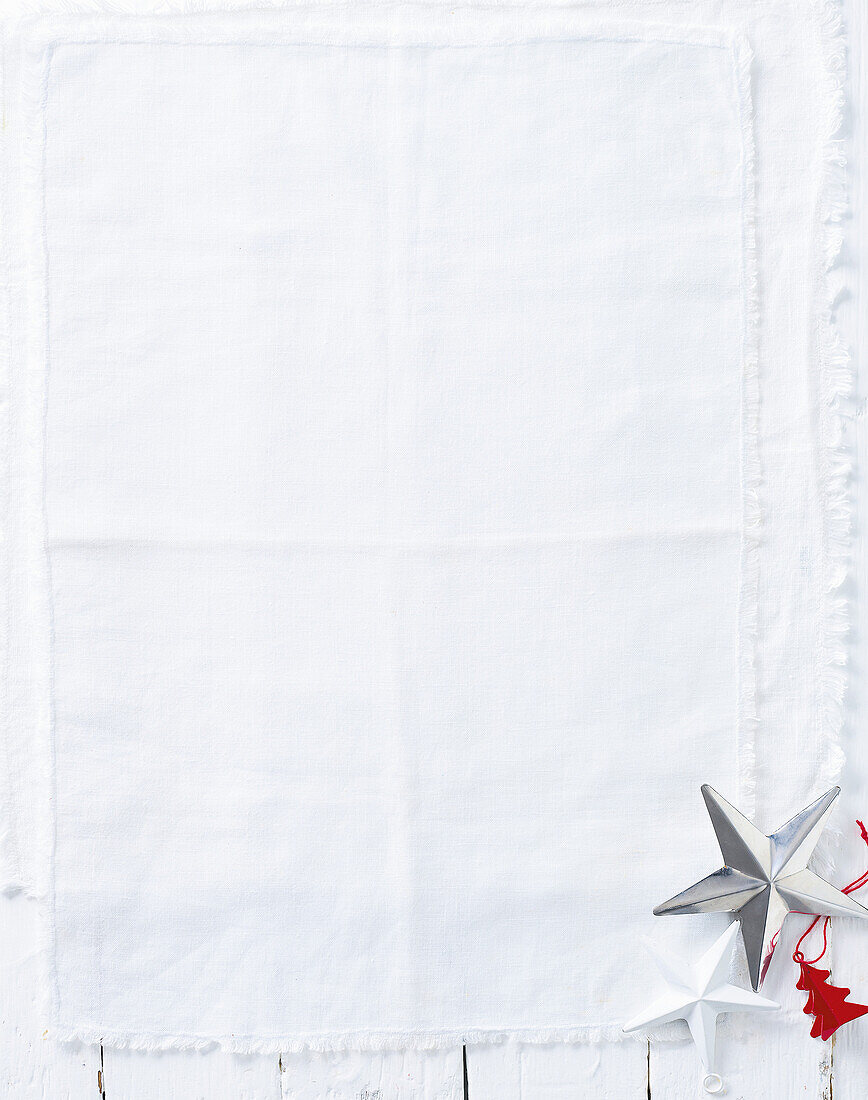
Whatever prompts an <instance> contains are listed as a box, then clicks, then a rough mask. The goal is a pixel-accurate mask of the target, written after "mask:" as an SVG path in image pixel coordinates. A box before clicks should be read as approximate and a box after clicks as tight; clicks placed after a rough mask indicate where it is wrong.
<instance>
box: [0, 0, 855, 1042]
mask: <svg viewBox="0 0 868 1100" xmlns="http://www.w3.org/2000/svg"><path fill="white" fill-rule="evenodd" d="M795 9H796V10H793V6H791V5H790V4H783V3H781V4H777V3H773V4H767V3H764V4H760V3H758V2H757V3H736V2H734V0H733V2H732V3H731V4H726V3H724V4H720V5H718V4H710V3H709V4H707V5H706V4H704V3H699V4H696V5H691V6H690V9H689V12H688V9H687V8H686V7H684V6H682V5H679V4H674V3H673V4H671V5H670V4H663V3H649V4H645V5H642V4H636V5H610V4H591V5H588V6H587V7H586V8H584V9H572V8H571V9H559V10H555V9H552V10H541V9H539V10H538V9H531V10H528V9H521V10H519V9H515V10H511V9H504V8H499V9H490V10H459V11H453V10H452V9H447V8H445V7H444V8H442V9H439V10H438V9H427V8H411V7H408V8H395V9H391V8H370V9H336V10H335V11H329V10H327V9H315V8H305V7H299V8H293V9H291V10H290V11H284V12H279V13H271V14H235V15H230V14H209V15H202V16H196V17H182V16H171V15H163V16H154V17H148V18H144V19H137V18H129V17H117V18H115V17H111V18H105V17H101V16H76V17H71V18H61V17H49V18H47V19H44V20H39V21H37V22H36V23H34V24H33V25H32V26H30V27H28V28H25V30H24V32H23V33H22V34H21V35H20V36H19V37H17V38H16V39H15V41H14V44H13V47H12V49H11V50H10V53H9V57H10V63H9V69H8V71H9V74H10V75H9V78H8V81H7V86H10V87H12V88H13V89H14V90H15V92H17V93H18V94H12V95H10V100H9V106H10V111H11V115H12V119H13V123H14V126H13V133H14V135H15V136H14V140H13V141H12V142H11V143H9V148H8V149H7V160H8V164H7V167H8V170H9V179H8V180H7V186H6V196H5V197H6V199H7V202H9V203H10V204H11V205H12V206H13V208H14V209H15V212H16V217H15V219H14V223H15V225H16V226H17V228H18V231H19V232H18V235H17V236H15V237H13V239H11V240H10V242H9V255H10V262H11V264H12V273H13V278H12V281H11V292H12V293H11V299H10V304H11V311H10V313H11V324H10V344H11V348H12V357H11V360H12V372H11V378H12V386H11V393H12V403H11V410H12V413H11V420H10V425H11V431H10V441H11V446H10V463H11V469H12V472H13V482H12V484H13V492H12V494H11V497H10V502H11V510H12V515H13V527H12V529H13V538H12V540H11V543H10V554H9V556H10V565H11V573H10V577H11V584H10V596H9V599H10V612H11V615H10V622H11V624H12V632H13V633H12V644H11V646H10V653H11V673H12V675H11V682H12V685H13V692H12V703H11V709H10V714H9V725H10V730H11V731H12V733H13V736H11V737H10V738H8V739H7V740H8V752H9V757H10V775H11V778H12V783H11V787H12V791H11V796H10V801H11V803H12V806H13V809H14V810H15V814H14V820H13V826H14V831H13V834H12V844H11V845H10V851H11V858H12V859H13V860H15V861H17V874H18V877H19V878H20V879H21V880H22V881H24V882H25V883H27V884H29V885H30V886H31V888H32V889H33V890H34V891H36V892H39V893H42V894H44V895H45V897H46V916H47V927H48V931H49V936H48V940H49V947H50V953H51V963H52V1023H53V1025H54V1027H55V1028H56V1030H57V1031H58V1032H59V1033H61V1034H66V1035H79V1036H83V1037H90V1038H93V1037H100V1038H103V1039H105V1040H106V1041H110V1042H111V1041H115V1042H120V1043H133V1044H136V1045H146V1046H159V1045H177V1044H186V1045H195V1044H196V1043H198V1042H204V1041H207V1040H211V1039H216V1040H218V1041H220V1042H222V1043H223V1044H224V1045H226V1046H229V1047H235V1048H238V1049H247V1050H250V1049H265V1048H274V1049H287V1048H288V1047H291V1046H293V1045H296V1044H304V1043H308V1044H310V1045H314V1046H324V1047H328V1046H341V1045H360V1046H377V1045H382V1044H391V1043H409V1044H413V1045H425V1044H437V1043H441V1042H454V1041H456V1040H457V1039H459V1038H461V1039H472V1038H477V1037H485V1036H490V1035H492V1034H495V1033H496V1034H500V1033H505V1032H508V1033H511V1034H516V1035H523V1036H525V1037H527V1038H549V1037H559V1038H569V1037H572V1038H593V1037H615V1035H616V1034H617V1033H618V1030H619V1027H620V1023H621V1021H622V1020H623V1019H624V1018H625V1016H626V1015H628V1014H629V1011H630V1010H631V1008H632V1007H633V1006H634V1005H635V1003H636V999H637V997H641V994H642V991H643V989H644V988H645V982H644V979H642V978H641V977H637V973H636V970H637V967H636V964H637V960H638V955H639V952H638V951H637V946H636V943H637V936H638V935H639V934H640V933H648V932H650V931H652V926H653V918H651V915H650V910H651V908H652V906H653V905H654V904H655V902H657V901H659V900H661V899H662V897H663V896H664V895H666V894H668V893H671V892H673V891H674V889H677V888H679V887H681V886H682V885H686V884H687V883H689V882H690V881H692V880H693V878H694V877H696V875H695V872H697V871H699V873H702V872H703V871H705V870H708V869H709V868H708V867H707V866H706V865H705V858H706V855H707V854H708V853H709V852H711V851H712V848H711V846H710V845H708V846H707V847H706V848H704V849H703V848H702V846H701V845H700V844H699V843H697V842H696V841H695V840H694V830H695V828H696V825H697V823H698V822H699V821H700V820H701V810H700V806H699V799H698V787H699V784H700V783H702V782H712V783H713V784H714V785H715V786H716V787H717V788H718V789H720V790H721V791H723V792H724V793H726V794H728V795H729V796H730V797H733V798H738V799H740V801H741V802H742V804H743V805H746V808H747V809H748V810H750V809H751V803H752V801H753V798H754V795H755V794H756V792H757V790H759V791H763V789H764V788H763V782H764V779H765V778H766V777H769V778H771V779H772V780H773V782H770V783H769V789H770V790H771V788H772V786H773V787H774V797H772V796H771V794H769V797H768V798H767V800H766V801H765V802H764V803H763V812H766V810H767V812H769V813H771V814H772V815H773V816H774V815H776V814H777V812H778V809H779V807H778V804H777V800H778V799H780V800H781V803H782V806H783V809H784V810H786V809H789V808H790V800H796V801H798V800H799V799H800V798H801V797H802V795H803V794H804V793H805V791H807V792H809V793H810V792H813V791H814V789H815V788H816V786H817V785H818V784H822V783H823V782H825V781H826V780H827V779H828V778H830V777H832V776H833V775H834V772H835V768H836V766H837V750H836V746H835V744H834V738H835V735H836V733H837V729H836V715H835V706H834V704H835V702H836V700H837V697H838V691H839V683H838V680H837V679H836V678H830V676H829V675H828V673H827V666H828V665H829V663H830V662H834V661H837V660H838V658H839V652H838V648H837V644H835V643H834V629H835V628H836V627H837V626H838V625H840V623H841V621H842V620H841V613H840V609H838V608H837V607H836V606H834V605H833V604H832V603H831V602H830V600H829V598H828V597H827V594H826V593H827V589H828V587H829V581H830V579H832V578H833V573H834V571H835V570H836V569H837V568H838V563H839V559H840V554H839V549H840V548H839V545H838V544H839V542H840V541H841V538H842V535H843V524H844V516H843V504H842V501H841V498H840V485H839V480H840V477H841V476H842V473H843V471H842V470H841V469H840V468H839V467H833V466H832V457H831V452H830V450H829V449H828V445H829V444H834V442H835V440H834V439H833V438H832V433H833V431H834V422H833V420H832V417H831V413H830V412H829V409H830V404H829V402H830V400H831V399H832V398H833V397H834V396H835V393H836V389H838V388H840V386H842V385H843V371H842V376H841V377H839V375H838V374H836V373H835V372H834V370H833V367H834V366H835V365H836V364H837V360H834V361H833V356H832V351H833V349H832V345H831V344H830V341H831V339H832V334H831V332H830V330H829V325H828V322H829V318H828V315H827V311H826V309H825V306H824V298H823V297H822V295H823V294H825V293H826V292H827V289H828V288H826V287H825V286H824V280H823V278H822V272H823V266H824V264H825V261H826V258H827V255H829V254H830V253H831V252H833V251H834V247H833V246H834V240H832V239H830V237H829V235H828V234H827V233H826V231H825V230H824V229H823V228H822V225H821V221H822V217H823V216H824V215H826V214H830V213H834V211H835V209H836V208H837V206H836V203H837V199H836V196H835V195H833V193H832V191H831V190H830V187H829V184H828V181H827V180H826V178H825V176H824V172H825V170H826V169H827V168H828V167H829V165H830V164H831V156H830V150H829V148H827V147H826V146H825V145H824V142H826V140H827V139H828V138H829V137H830V135H831V133H832V131H833V129H834V124H835V117H836V114H837V110H838V104H837V100H836V94H837V85H836V72H835V66H836V63H837V57H836V56H835V55H834V53H831V52H830V50H831V47H832V38H831V31H832V29H833V28H831V27H829V26H824V25H823V20H822V19H821V18H820V16H821V15H822V12H818V10H817V9H815V8H814V7H813V6H812V5H809V4H805V5H803V9H801V10H800V9H799V6H798V5H796V6H795ZM760 12H762V13H763V15H762V18H760V17H759V13H760ZM688 14H689V15H690V19H689V21H686V20H685V15H688ZM706 20H707V22H708V24H709V25H708V26H703V25H701V24H702V23H703V21H706ZM748 42H750V43H751V45H753V46H754V48H755V50H756V61H755V62H754V65H753V70H752V69H751V52H750V46H749V45H748ZM784 62H785V63H784ZM757 77H759V80H758V82H756V89H755V95H756V100H757V112H756V117H755V116H754V111H753V109H752V106H751V95H750V92H751V81H752V79H753V80H754V81H756V78H757ZM755 123H756V127H755ZM755 129H756V139H757V148H758V152H759V154H760V155H759V160H758V163H759V164H760V170H759V172H758V173H757V172H755V165H754V161H753V145H754V130H755ZM755 199H758V205H757V203H756V202H755ZM18 203H20V206H18V205H17V204H18ZM757 228H759V229H760V235H759V243H760V247H759V250H758V251H756V250H755V248H754V243H755V242H754V236H755V230H756V229H757ZM757 264H759V265H760V276H761V277H760V280H759V288H758V286H757V280H756V271H755V267H756V265H757ZM758 335H759V345H758V344H757V338H758ZM758 349H759V356H758V354H757V351H758ZM760 395H762V417H760V416H759V412H760V403H759V401H760ZM760 424H761V425H762V433H761V434H760V432H759V426H760ZM761 470H762V474H763V476H764V482H763V487H762V492H761V493H760V484H759V481H760V472H761ZM760 501H762V504H763V506H764V507H763V512H764V517H763V518H764V521H765V527H764V532H763V536H762V542H761V544H760V543H758V537H759V535H758V530H759V527H758V524H759V507H758V505H759V502H760ZM836 509H837V510H836ZM835 524H837V526H836V525H835ZM794 564H795V568H794ZM757 646H758V647H759V661H758V663H757V661H756V660H755V657H756V650H757ZM755 667H757V668H758V669H759V671H760V675H761V676H762V677H763V680H762V681H761V687H762V686H763V685H765V687H767V688H770V692H769V697H768V702H766V701H764V699H763V695H762V692H760V707H759V718H760V720H761V721H760V724H759V727H758V729H759V734H758V735H756V730H757V722H756V718H757V707H756V702H755V700H756V697H757V695H756V691H755V683H754V681H755V672H754V669H755ZM784 683H785V684H786V691H785V692H784V693H783V696H782V692H781V685H782V684H784ZM764 707H765V712H764ZM782 715H786V716H787V721H786V722H782V720H781V716H782ZM24 730H27V731H32V732H33V736H28V737H27V738H22V737H21V733H22V731H24ZM25 740H26V745H25V744H24V742H25ZM41 746H43V747H41ZM782 751H784V752H786V753H789V754H790V755H791V756H792V757H793V759H794V764H793V766H792V767H791V768H790V767H788V770H787V773H786V776H785V777H784V778H783V779H782V777H781V775H780V773H779V771H776V772H775V773H774V775H773V776H769V772H770V771H771V768H772V766H774V768H775V769H778V768H779V766H780V765H779V759H780V754H781V752H782ZM46 787H50V788H51V790H52V791H53V796H52V798H51V799H50V806H49V808H48V812H46V809H45V804H46V802H48V801H49V800H48V799H47V792H46ZM799 804H801V803H799ZM760 820H761V822H763V817H762V815H761V817H760ZM776 823H777V822H775V821H772V822H771V824H776ZM670 887H671V888H672V889H670ZM687 923H688V924H689V922H687ZM655 930H656V929H655ZM690 932H691V929H690V928H688V927H682V928H680V929H678V930H677V931H676V932H675V933H674V934H676V935H684V936H687V935H689V934H690ZM589 961H590V963H589Z"/></svg>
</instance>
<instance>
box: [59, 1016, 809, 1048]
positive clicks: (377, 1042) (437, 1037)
mask: <svg viewBox="0 0 868 1100" xmlns="http://www.w3.org/2000/svg"><path fill="white" fill-rule="evenodd" d="M775 1016H776V1018H777V1019H781V1020H785V1021H795V1022H798V1021H799V1020H803V1019H804V1016H803V1015H802V1013H801V1012H800V1011H795V1010H794V1011H787V1012H778V1013H775ZM727 1023H729V1021H725V1025H726V1024H727ZM731 1026H732V1025H731ZM742 1026H743V1025H742ZM687 1037H688V1036H687V1032H686V1028H684V1027H683V1026H681V1025H677V1024H674V1025H671V1024H670V1025H666V1026H665V1027H662V1028H655V1029H653V1030H652V1031H651V1032H645V1031H639V1032H630V1033H627V1032H625V1031H624V1030H623V1028H622V1027H621V1025H620V1024H604V1025H601V1026H599V1027H578V1028H565V1027H553V1028H535V1029H510V1028H499V1029H498V1028H493V1029H491V1030H487V1029H484V1028H475V1029H470V1030H467V1031H427V1032H425V1031H423V1032H418V1031H417V1032H414V1031H393V1032H364V1031H351V1032H344V1033H339V1034H335V1035H311V1036H306V1037H299V1036H295V1037H293V1038H289V1037H284V1038H280V1037H271V1038H265V1039H262V1038H256V1039H255V1038H252V1037H250V1036H246V1035H245V1036H237V1035H228V1036H221V1037H218V1038H206V1037H203V1036H199V1035H151V1036H144V1035H141V1034H138V1033H131V1032H123V1031H100V1030H99V1029H98V1028H70V1029H69V1030H66V1031H65V1030H63V1029H62V1028H60V1029H54V1028H52V1029H51V1031H50V1032H49V1034H48V1036H47V1038H49V1039H54V1040H56V1041H58V1042H61V1043H66V1044H77V1045H81V1046H107V1047H112V1048H114V1049H116V1050H139V1051H145V1052H150V1053H159V1052H160V1051H169V1050H187V1051H200V1052H206V1051H211V1050H221V1051H223V1052H224V1053H226V1054H239V1055H254V1054H272V1055H277V1054H304V1053H314V1054H317V1053H320V1054H327V1053H340V1052H348V1051H359V1052H376V1051H403V1050H418V1051H430V1050H455V1049H456V1048H458V1047H462V1046H504V1045H506V1044H509V1043H523V1044H526V1045H529V1046H543V1045H546V1044H548V1045H555V1044H572V1045H598V1044H601V1043H620V1042H623V1043H641V1044H642V1045H643V1046H644V1045H645V1044H647V1043H648V1042H649V1041H653V1042H654V1043H655V1044H656V1043H680V1042H683V1041H685V1040H686V1039H687Z"/></svg>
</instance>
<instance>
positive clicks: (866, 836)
mask: <svg viewBox="0 0 868 1100" xmlns="http://www.w3.org/2000/svg"><path fill="white" fill-rule="evenodd" d="M856 824H857V825H858V826H859V832H860V833H861V835H862V839H863V840H864V841H865V843H866V844H868V830H866V828H865V825H864V824H863V823H862V822H861V821H859V820H858V818H857V820H856ZM865 885H868V870H866V871H865V872H864V873H863V874H861V875H860V876H859V877H858V878H857V879H854V880H853V881H852V882H851V883H850V884H849V886H845V887H844V888H843V889H842V890H841V893H842V894H852V893H853V891H854V890H860V889H861V888H862V887H863V886H865ZM831 919H832V918H831V917H826V918H825V919H824V918H822V917H814V919H813V920H812V921H811V923H810V924H809V925H808V927H807V928H806V929H805V931H804V932H803V933H802V934H801V936H800V937H799V942H798V943H797V944H796V949H795V951H794V952H793V962H797V963H806V964H807V965H808V966H813V965H814V963H818V962H819V961H820V959H822V957H823V956H824V955H825V954H826V948H827V947H828V944H829V938H828V933H829V921H830V920H831ZM820 920H822V921H823V950H822V951H821V952H820V954H819V955H818V956H817V957H816V959H806V958H805V956H804V955H803V954H802V952H801V951H800V950H799V948H800V947H801V946H802V944H803V943H804V941H805V939H806V938H807V937H808V936H809V935H810V934H811V932H813V930H814V929H815V928H816V926H817V923H818V922H819V921H820Z"/></svg>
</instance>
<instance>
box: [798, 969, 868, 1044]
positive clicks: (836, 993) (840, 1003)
mask: <svg viewBox="0 0 868 1100" xmlns="http://www.w3.org/2000/svg"><path fill="white" fill-rule="evenodd" d="M799 966H800V968H801V971H802V972H801V975H800V976H799V980H798V981H797V982H796V989H802V990H804V991H805V992H806V993H807V994H808V1001H807V1004H806V1005H805V1008H804V1011H805V1015H806V1016H813V1017H814V1024H813V1027H812V1028H811V1038H812V1039H816V1038H817V1037H819V1038H820V1039H823V1040H825V1039H828V1038H829V1036H831V1035H833V1034H834V1033H835V1032H836V1031H837V1030H838V1028H839V1027H840V1026H841V1024H846V1023H847V1022H848V1021H849V1020H856V1019H858V1017H859V1016H864V1015H865V1013H866V1012H868V1005H860V1004H856V1002H855V1001H848V1000H847V997H848V996H849V994H850V990H849V989H847V987H846V986H839V985H829V981H828V978H829V971H828V970H819V969H818V968H817V967H815V966H811V964H810V963H806V962H800V963H799Z"/></svg>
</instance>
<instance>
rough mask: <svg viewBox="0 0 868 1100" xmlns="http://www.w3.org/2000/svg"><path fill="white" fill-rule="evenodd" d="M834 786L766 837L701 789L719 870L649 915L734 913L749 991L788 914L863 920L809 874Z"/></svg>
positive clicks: (855, 906)
mask: <svg viewBox="0 0 868 1100" xmlns="http://www.w3.org/2000/svg"><path fill="white" fill-rule="evenodd" d="M840 793H841V788H840V787H833V788H832V790H831V791H829V792H827V793H826V794H824V795H823V796H822V798H818V799H817V801H816V802H813V803H812V804H811V805H810V806H808V808H807V809H805V810H802V811H801V813H798V814H796V816H795V817H794V818H791V819H790V820H789V821H788V822H787V823H786V825H782V826H781V827H780V829H778V830H777V832H775V833H772V835H771V836H766V835H765V834H764V833H761V832H760V831H759V829H758V828H757V827H756V826H755V825H754V824H753V823H752V822H750V821H748V819H747V818H746V817H745V816H744V815H743V814H740V813H739V812H738V810H737V809H736V808H735V807H734V806H731V805H730V804H729V803H728V802H727V801H726V799H725V798H721V796H720V795H719V794H718V793H717V791H714V790H712V788H711V787H709V786H708V785H707V784H706V785H704V786H703V788H702V796H703V798H704V799H705V805H706V807H707V808H708V814H709V817H710V818H711V824H712V825H713V826H714V831H715V833H716V834H717V842H718V844H719V845H720V851H721V853H722V855H723V860H724V864H725V866H723V867H721V869H720V870H719V871H715V872H714V874H712V875H709V876H708V877H707V878H704V879H702V880H701V881H700V882H697V883H696V884H695V885H693V886H689V887H688V888H687V889H686V890H683V891H682V892H681V893H680V894H676V895H675V897H674V898H670V899H669V901H664V902H663V904H662V905H658V906H657V908H656V909H655V910H654V913H655V915H657V916H665V915H668V914H678V913H735V915H736V918H737V919H738V922H739V924H740V925H741V933H742V936H743V938H744V947H745V952H746V954H747V965H748V970H749V971H750V980H751V984H752V985H753V988H754V989H755V990H756V989H759V987H760V986H761V985H762V983H763V979H764V978H765V976H766V973H767V971H768V968H769V963H770V962H771V960H772V955H773V954H774V950H775V945H776V944H777V941H778V935H779V933H780V930H781V927H782V926H783V923H784V919H785V918H786V916H787V913H794V912H796V913H807V914H811V915H820V916H836V917H868V909H865V908H864V906H862V905H860V904H859V903H858V902H856V901H853V899H852V898H850V897H848V896H847V895H846V894H843V893H841V891H840V890H836V889H835V887H834V886H832V885H830V883H828V882H826V880H825V879H822V878H820V876H819V875H817V874H815V873H814V872H813V871H809V870H808V860H809V859H810V858H811V856H812V854H813V851H814V848H815V847H816V846H817V842H818V841H819V839H820V834H821V833H822V831H823V828H824V826H825V824H826V819H827V818H828V816H829V813H830V812H831V809H832V803H833V802H834V801H835V799H836V798H837V797H838V795H839V794H840Z"/></svg>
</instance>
